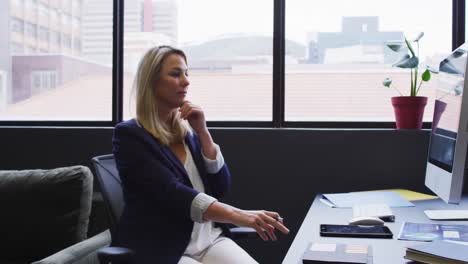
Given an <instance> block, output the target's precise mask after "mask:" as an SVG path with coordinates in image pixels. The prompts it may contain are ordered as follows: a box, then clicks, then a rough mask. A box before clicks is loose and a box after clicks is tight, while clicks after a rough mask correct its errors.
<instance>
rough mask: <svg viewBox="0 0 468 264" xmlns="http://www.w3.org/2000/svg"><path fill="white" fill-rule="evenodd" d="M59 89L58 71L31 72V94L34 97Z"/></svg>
mask: <svg viewBox="0 0 468 264" xmlns="http://www.w3.org/2000/svg"><path fill="white" fill-rule="evenodd" d="M55 87H57V71H56V70H45V71H32V72H31V92H32V94H33V95H35V94H39V93H42V92H44V91H46V90H50V89H54V88H55Z"/></svg>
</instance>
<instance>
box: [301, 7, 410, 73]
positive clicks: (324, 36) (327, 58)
mask: <svg viewBox="0 0 468 264" xmlns="http://www.w3.org/2000/svg"><path fill="white" fill-rule="evenodd" d="M341 23H342V31H341V32H318V33H311V35H314V38H313V39H311V40H310V42H309V48H308V49H309V55H308V60H307V62H308V63H318V64H321V63H392V62H394V61H395V60H396V57H397V56H398V55H397V54H395V53H394V52H392V51H391V50H390V49H388V48H385V42H386V41H389V40H403V38H404V36H403V32H401V31H379V17H376V16H370V17H343V19H342V22H341Z"/></svg>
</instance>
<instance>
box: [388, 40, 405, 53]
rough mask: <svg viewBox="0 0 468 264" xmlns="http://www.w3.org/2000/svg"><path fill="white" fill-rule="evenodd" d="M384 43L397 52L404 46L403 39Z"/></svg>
mask: <svg viewBox="0 0 468 264" xmlns="http://www.w3.org/2000/svg"><path fill="white" fill-rule="evenodd" d="M386 45H387V47H388V48H390V49H391V50H393V51H395V52H399V51H400V50H401V49H402V48H403V46H404V44H403V41H390V42H387V43H386Z"/></svg>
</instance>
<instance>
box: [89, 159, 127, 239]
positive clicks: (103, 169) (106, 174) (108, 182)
mask: <svg viewBox="0 0 468 264" xmlns="http://www.w3.org/2000/svg"><path fill="white" fill-rule="evenodd" d="M92 161H93V164H94V167H95V169H96V176H97V179H98V183H99V187H100V190H101V193H102V197H103V199H104V203H105V205H106V209H107V213H108V215H109V221H110V230H111V235H112V236H114V234H115V229H116V226H117V222H118V221H119V218H120V216H121V215H122V211H123V207H124V199H123V191H122V182H121V180H120V176H119V172H118V171H117V167H116V165H115V159H114V155H112V154H109V155H102V156H97V157H94V158H93V159H92ZM114 237H115V236H114Z"/></svg>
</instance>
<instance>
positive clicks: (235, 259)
mask: <svg viewBox="0 0 468 264" xmlns="http://www.w3.org/2000/svg"><path fill="white" fill-rule="evenodd" d="M201 263H203V264H219V263H223V264H239V263H242V264H254V263H255V264H258V262H257V261H255V260H254V259H253V258H252V257H251V256H250V255H249V254H248V253H247V252H245V250H243V249H242V248H241V247H239V245H237V244H236V243H235V242H234V241H232V240H231V239H229V238H227V237H223V236H220V237H218V238H217V239H216V240H215V241H214V242H213V244H212V245H211V246H209V247H208V248H207V249H205V250H204V251H202V252H201V253H200V255H196V256H187V255H183V256H182V258H181V259H180V260H179V264H201Z"/></svg>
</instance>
